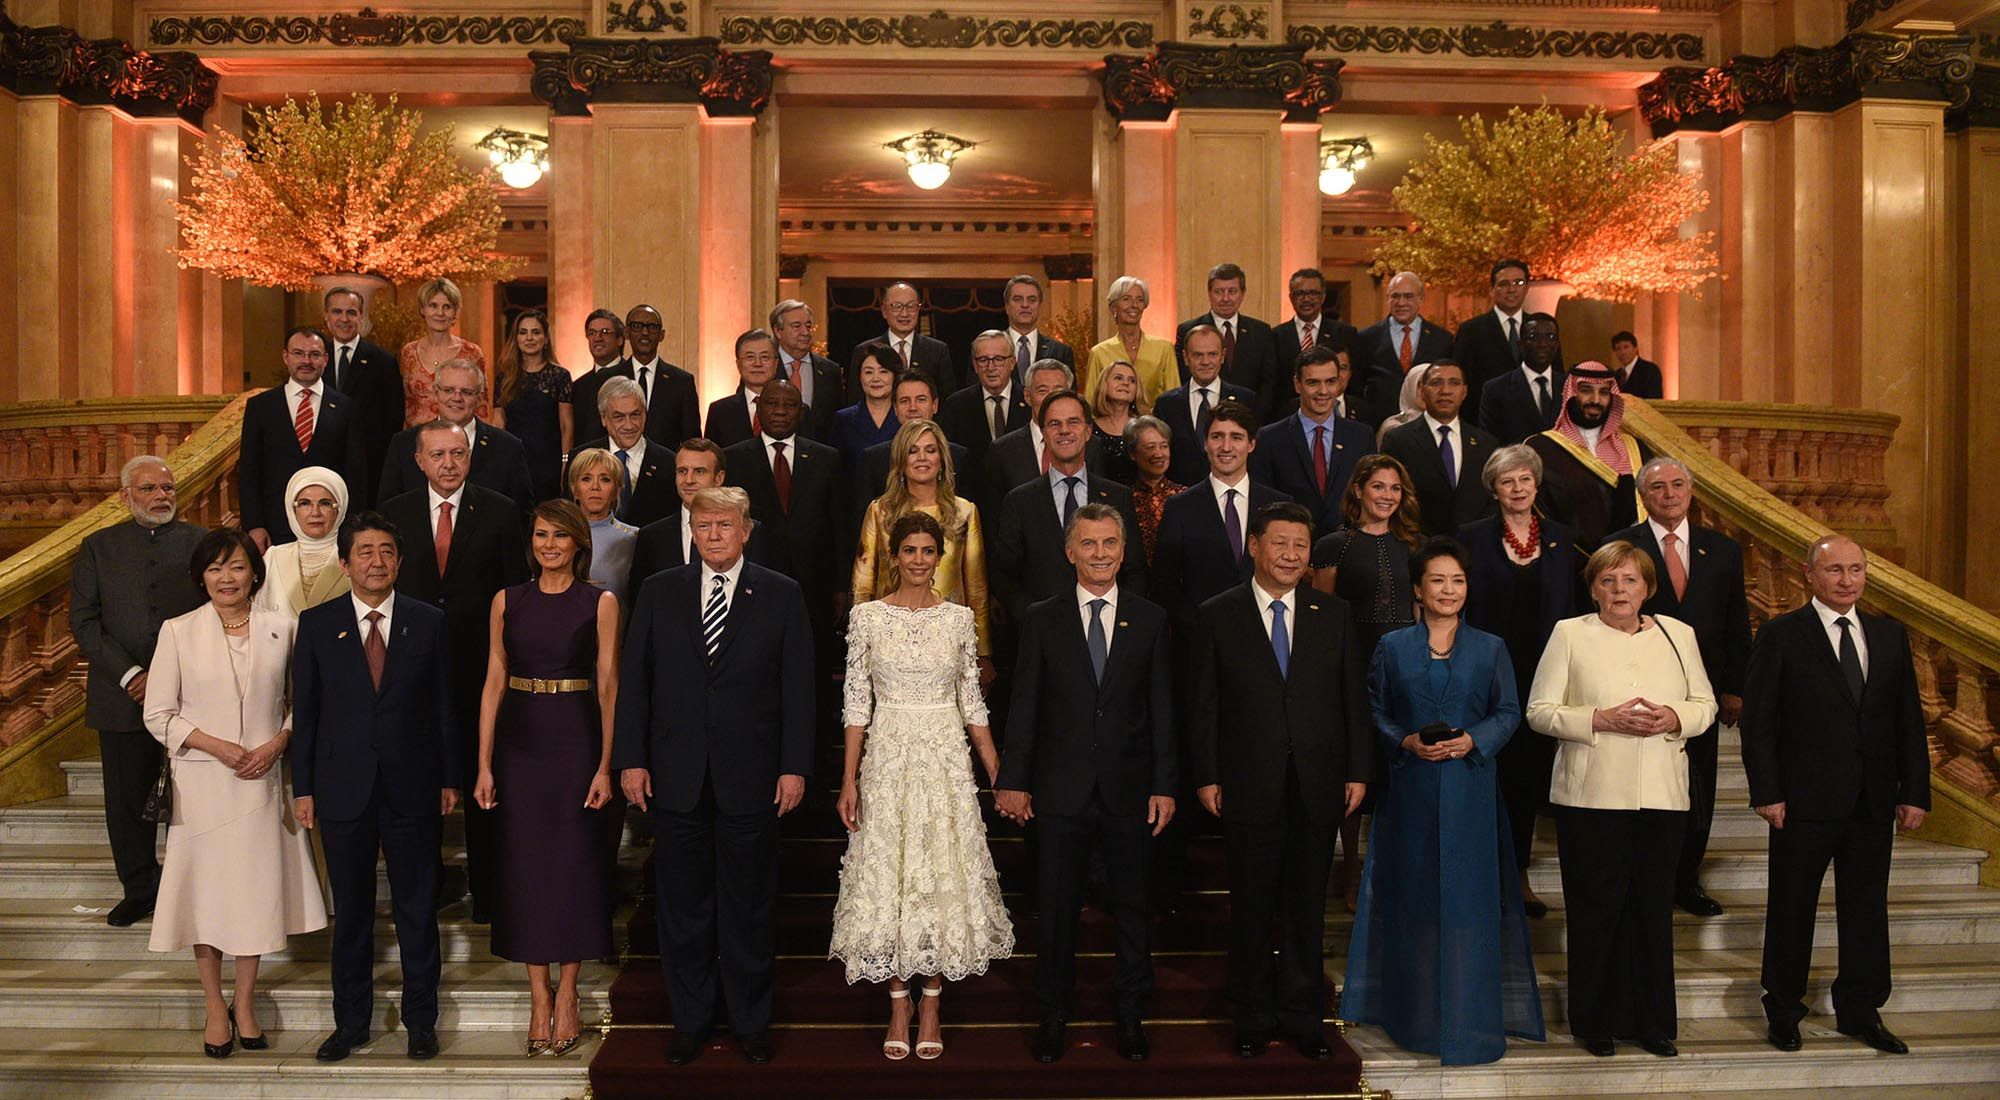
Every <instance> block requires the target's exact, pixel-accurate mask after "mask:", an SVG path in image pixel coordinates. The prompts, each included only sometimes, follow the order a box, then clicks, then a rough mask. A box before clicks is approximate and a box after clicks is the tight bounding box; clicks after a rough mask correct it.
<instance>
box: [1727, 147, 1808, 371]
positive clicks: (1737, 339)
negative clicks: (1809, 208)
mask: <svg viewBox="0 0 2000 1100" xmlns="http://www.w3.org/2000/svg"><path fill="white" fill-rule="evenodd" d="M1720 145H1721V149H1720V152H1721V156H1722V194H1721V196H1720V198H1719V203H1720V205H1721V207H1722V257H1723V269H1724V270H1725V271H1727V272H1728V273H1729V274H1730V276H1731V277H1730V278H1728V279H1725V280H1723V282H1722V284H1721V286H1720V287H1716V288H1714V289H1715V290H1718V291H1719V292H1720V295H1721V299H1722V331H1721V344H1722V365H1723V370H1722V373H1721V378H1720V380H1719V385H1718V391H1719V394H1720V396H1722V397H1724V398H1728V399H1732V400H1741V401H1784V400H1787V399H1788V396H1781V395H1789V392H1790V389H1791V364H1790V362H1789V358H1788V357H1780V356H1778V355H1777V340H1776V339H1775V324H1776V312H1777V311H1776V309H1775V308H1774V307H1775V305H1776V302H1775V299H1774V293H1773V291H1774V286H1773V284H1774V281H1775V279H1774V276H1775V273H1776V265H1775V258H1776V254H1777V241H1778V237H1779V225H1778V220H1777V218H1776V212H1777V211H1776V200H1775V196H1774V195H1773V193H1772V167H1773V166H1772V161H1773V159H1774V155H1773V148H1772V145H1773V141H1772V133H1771V124H1770V123H1769V122H1746V123H1741V124H1739V125H1736V126H1733V127H1731V128H1729V129H1728V130H1726V131H1724V132H1723V134H1722V135H1721V139H1720Z"/></svg>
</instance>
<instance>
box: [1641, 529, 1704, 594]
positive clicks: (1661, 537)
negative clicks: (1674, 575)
mask: <svg viewBox="0 0 2000 1100" xmlns="http://www.w3.org/2000/svg"><path fill="white" fill-rule="evenodd" d="M1646 526H1648V527H1651V528H1652V529H1653V541H1655V542H1657V543H1659V544H1660V552H1661V553H1662V554H1664V553H1668V550H1667V536H1668V535H1672V536H1674V538H1676V539H1678V540H1679V541H1677V542H1676V543H1674V546H1673V550H1672V553H1673V554H1674V556H1675V557H1678V558H1680V559H1681V572H1682V574H1683V575H1686V574H1688V573H1690V572H1692V570H1691V569H1690V568H1689V567H1690V566H1692V565H1694V559H1693V558H1690V557H1688V530H1689V528H1688V521H1687V517H1686V516H1682V517H1681V522H1680V526H1678V527H1674V528H1671V529H1669V528H1666V527H1662V526H1660V521H1659V520H1656V519H1650V518H1649V519H1647V520H1646ZM1662 579H1664V578H1662Z"/></svg>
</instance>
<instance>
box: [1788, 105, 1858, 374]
mask: <svg viewBox="0 0 2000 1100" xmlns="http://www.w3.org/2000/svg"><path fill="white" fill-rule="evenodd" d="M1772 131H1773V142H1774V145H1775V155H1774V156H1773V158H1772V201H1773V202H1774V203H1775V204H1776V209H1777V211H1778V216H1777V217H1776V218H1775V219H1773V226H1774V228H1775V230H1776V245H1777V248H1776V250H1775V252H1774V254H1773V255H1772V257H1771V266H1772V276H1773V280H1774V282H1773V299H1774V301H1775V304H1776V311H1775V312H1774V313H1773V315H1772V327H1773V331H1774V335H1775V337H1776V340H1775V350H1776V356H1777V360H1776V361H1777V362H1778V363H1779V364H1780V365H1781V369H1784V370H1785V371H1786V373H1787V375H1788V381H1789V383H1790V385H1789V389H1784V388H1779V389H1778V390H1777V392H1779V393H1780V394H1781V396H1779V397H1777V398H1775V400H1779V401H1793V402H1798V403H1801V404H1808V405H1831V404H1834V403H1835V397H1834V389H1835V382H1836V378H1837V376H1838V372H1837V371H1836V369H1835V367H1834V359H1835V353H1834V348H1835V345H1836V344H1837V343H1838V342H1839V341H1838V340H1837V339H1836V336H1835V331H1834V328H1835V327H1834V325H1833V324H1832V318H1831V317H1830V315H1829V313H1828V308H1827V306H1828V303H1829V302H1831V301H1833V299H1834V296H1835V281H1836V280H1837V279H1844V278H1846V276H1847V274H1848V271H1849V264H1850V262H1851V259H1852V257H1851V256H1848V255H1846V254H1844V253H1842V252H1840V251H1839V250H1838V248H1837V247H1836V246H1835V243H1834V232H1833V226H1834V220H1833V217H1832V214H1831V209H1832V205H1833V202H1834V195H1835V193H1836V186H1837V185H1836V176H1837V172H1836V168H1837V165H1838V163H1839V160H1840V158H1839V154H1838V153H1837V151H1836V148H1835V143H1834V126H1833V119H1832V117H1831V116H1829V115H1825V114H1813V113H1808V112H1804V111H1799V112H1794V113H1793V114H1790V115H1787V116H1785V117H1784V118H1781V119H1779V120H1778V121H1777V122H1775V123H1773V124H1772Z"/></svg>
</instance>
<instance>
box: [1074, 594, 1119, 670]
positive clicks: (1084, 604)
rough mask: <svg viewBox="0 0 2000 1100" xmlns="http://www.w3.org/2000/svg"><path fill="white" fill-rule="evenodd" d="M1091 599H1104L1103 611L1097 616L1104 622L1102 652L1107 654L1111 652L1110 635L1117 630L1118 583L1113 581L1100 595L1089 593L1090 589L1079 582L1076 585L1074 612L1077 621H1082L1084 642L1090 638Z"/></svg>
mask: <svg viewBox="0 0 2000 1100" xmlns="http://www.w3.org/2000/svg"><path fill="white" fill-rule="evenodd" d="M1092 600H1103V601H1104V613H1103V614H1102V615H1101V616H1099V617H1098V621H1099V622H1101V623H1103V624H1104V652H1105V654H1106V655H1107V656H1108V655H1109V654H1110V653H1111V636H1112V635H1113V634H1116V633H1117V632H1118V585H1117V584H1115V583H1114V584H1113V585H1112V586H1111V587H1110V588H1109V589H1107V590H1106V591H1105V593H1104V595H1102V596H1093V595H1091V594H1090V589H1088V588H1085V587H1084V586H1082V585H1080V584H1079V585H1077V586H1076V613H1077V618H1078V621H1080V622H1082V623H1083V637H1084V641H1085V642H1086V643H1088V642H1089V640H1090V601H1092Z"/></svg>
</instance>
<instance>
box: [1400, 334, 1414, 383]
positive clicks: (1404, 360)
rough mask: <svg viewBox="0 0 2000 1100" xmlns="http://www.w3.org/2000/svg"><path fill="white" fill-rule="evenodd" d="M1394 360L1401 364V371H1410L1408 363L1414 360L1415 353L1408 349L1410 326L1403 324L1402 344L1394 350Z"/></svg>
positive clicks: (1406, 372) (1405, 372)
mask: <svg viewBox="0 0 2000 1100" xmlns="http://www.w3.org/2000/svg"><path fill="white" fill-rule="evenodd" d="M1396 361H1397V362H1399V363H1401V364H1402V365H1403V373H1404V374H1408V373H1410V364H1411V363H1412V362H1414V361H1415V353H1414V352H1412V351H1411V350H1410V326H1408V325H1404V326H1403V346H1402V347H1400V348H1398V349H1397V350H1396Z"/></svg>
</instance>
